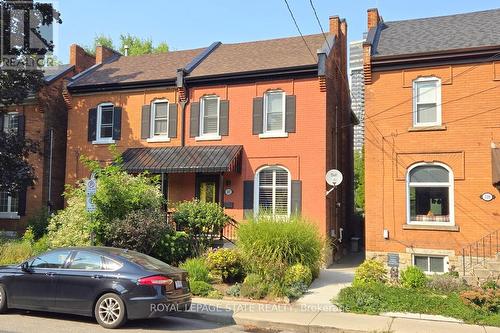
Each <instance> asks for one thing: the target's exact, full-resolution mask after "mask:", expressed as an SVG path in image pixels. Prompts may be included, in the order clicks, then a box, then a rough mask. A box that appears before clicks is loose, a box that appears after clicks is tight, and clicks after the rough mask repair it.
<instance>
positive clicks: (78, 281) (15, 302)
mask: <svg viewBox="0 0 500 333" xmlns="http://www.w3.org/2000/svg"><path fill="white" fill-rule="evenodd" d="M190 306H191V293H190V291H189V285H188V282H187V273H186V272H185V271H183V270H181V269H179V268H176V267H172V266H170V265H168V264H166V263H164V262H162V261H160V260H157V259H155V258H153V257H150V256H147V255H145V254H142V253H139V252H135V251H129V250H124V249H117V248H109V247H81V248H76V247H75V248H61V249H56V250H52V251H49V252H46V253H43V254H41V255H39V256H36V257H33V258H31V259H29V260H28V261H26V262H24V263H22V264H21V265H18V266H2V267H0V313H2V312H5V311H6V310H7V309H8V308H17V309H28V310H39V311H51V312H63V313H72V314H77V315H84V316H94V317H95V318H96V320H97V322H98V323H99V324H100V325H101V326H103V327H105V328H117V327H119V326H121V325H123V324H124V323H125V321H126V320H127V319H143V318H152V317H160V316H164V315H166V314H168V313H170V312H175V311H185V310H188V309H189V308H190Z"/></svg>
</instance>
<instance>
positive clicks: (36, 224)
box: [28, 207, 50, 240]
mask: <svg viewBox="0 0 500 333" xmlns="http://www.w3.org/2000/svg"><path fill="white" fill-rule="evenodd" d="M49 220H50V215H49V212H48V210H47V208H45V207H44V208H42V209H40V210H39V211H38V212H36V213H35V214H34V215H33V216H32V217H30V218H29V219H28V228H30V229H31V230H32V231H33V236H34V239H35V240H38V239H40V238H42V237H43V236H44V235H45V234H47V227H48V226H49Z"/></svg>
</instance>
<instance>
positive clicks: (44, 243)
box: [31, 235, 51, 256]
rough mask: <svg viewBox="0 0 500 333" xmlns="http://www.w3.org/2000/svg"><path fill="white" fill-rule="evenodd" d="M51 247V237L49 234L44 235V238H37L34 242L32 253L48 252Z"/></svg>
mask: <svg viewBox="0 0 500 333" xmlns="http://www.w3.org/2000/svg"><path fill="white" fill-rule="evenodd" d="M50 248H51V246H50V239H49V236H48V235H45V236H43V237H42V238H40V239H38V240H36V241H35V242H34V243H33V244H32V251H31V252H32V254H31V255H33V256H36V255H38V254H40V253H43V252H46V251H48V250H49V249H50Z"/></svg>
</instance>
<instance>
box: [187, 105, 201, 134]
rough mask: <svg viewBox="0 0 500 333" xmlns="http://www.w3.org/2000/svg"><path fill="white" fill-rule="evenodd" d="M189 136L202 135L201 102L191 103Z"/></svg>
mask: <svg viewBox="0 0 500 333" xmlns="http://www.w3.org/2000/svg"><path fill="white" fill-rule="evenodd" d="M189 114H190V116H189V136H190V137H191V138H195V137H197V136H198V135H200V103H199V102H193V103H191V111H190V112H189Z"/></svg>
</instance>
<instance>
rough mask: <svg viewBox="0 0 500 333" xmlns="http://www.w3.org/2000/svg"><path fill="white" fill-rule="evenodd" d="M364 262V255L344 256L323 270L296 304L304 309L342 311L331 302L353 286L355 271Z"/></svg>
mask: <svg viewBox="0 0 500 333" xmlns="http://www.w3.org/2000/svg"><path fill="white" fill-rule="evenodd" d="M363 260H364V254H363V253H352V254H348V255H346V256H344V257H343V258H342V259H341V260H340V261H339V262H336V263H334V264H332V265H331V266H330V267H329V268H326V269H322V270H321V271H320V274H319V277H318V278H317V279H316V280H314V281H313V283H312V284H311V286H310V287H309V290H308V292H307V293H306V294H305V295H304V296H303V297H302V298H300V299H299V300H297V301H296V302H295V304H296V305H297V306H302V308H305V307H311V308H313V307H318V308H321V309H322V310H324V311H327V310H329V311H337V312H338V311H340V310H339V309H338V308H337V307H336V306H334V305H332V303H331V301H330V300H331V299H332V298H334V297H336V296H337V295H338V293H339V292H340V290H341V289H342V288H344V287H347V286H349V285H350V284H351V282H352V279H353V278H354V271H355V270H356V268H357V267H358V266H359V265H360V264H361V263H362V262H363Z"/></svg>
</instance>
